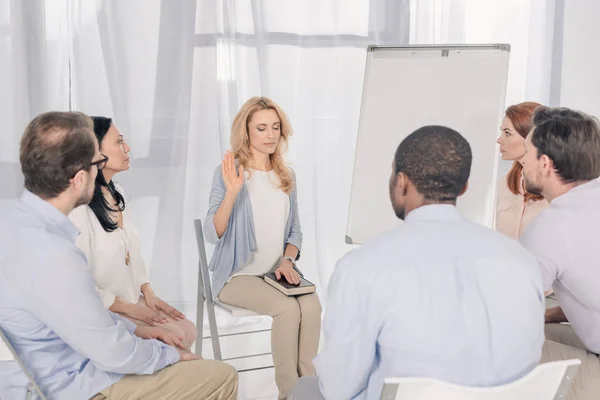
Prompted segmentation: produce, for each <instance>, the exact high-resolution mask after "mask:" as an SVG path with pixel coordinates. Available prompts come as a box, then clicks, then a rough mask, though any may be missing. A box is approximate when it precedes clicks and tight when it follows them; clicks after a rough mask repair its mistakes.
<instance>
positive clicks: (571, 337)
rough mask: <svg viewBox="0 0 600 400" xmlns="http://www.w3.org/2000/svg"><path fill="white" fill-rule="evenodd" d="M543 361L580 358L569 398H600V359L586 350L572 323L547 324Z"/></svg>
mask: <svg viewBox="0 0 600 400" xmlns="http://www.w3.org/2000/svg"><path fill="white" fill-rule="evenodd" d="M545 330H546V341H545V342H544V347H543V350H542V361H541V362H542V363H545V362H549V361H560V360H570V359H575V358H578V359H579V360H581V365H580V366H579V370H578V371H577V375H575V379H574V380H573V384H572V385H571V390H570V391H569V395H568V400H597V399H600V360H599V359H598V356H597V355H596V354H594V353H590V352H589V351H587V350H586V348H585V346H584V345H583V343H582V342H581V340H579V338H578V337H577V335H576V334H575V331H574V330H573V328H572V327H571V325H565V324H546V329H545Z"/></svg>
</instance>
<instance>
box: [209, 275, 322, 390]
mask: <svg viewBox="0 0 600 400" xmlns="http://www.w3.org/2000/svg"><path fill="white" fill-rule="evenodd" d="M219 300H221V301H222V302H224V303H227V304H231V305H234V306H237V307H243V308H246V309H248V310H252V311H254V312H257V313H260V314H265V315H269V316H271V317H273V325H272V327H271V352H272V353H273V365H274V366H275V383H276V384H277V388H278V389H279V398H280V399H285V398H287V396H288V393H289V391H290V390H291V389H292V388H293V387H294V385H295V384H296V381H297V380H298V377H299V376H304V375H314V367H313V365H312V359H313V358H314V357H315V356H316V355H317V350H318V347H319V336H320V334H321V304H320V302H319V297H318V296H317V295H316V293H313V294H310V295H304V296H298V297H288V296H286V295H284V294H283V293H281V292H280V291H278V290H277V289H275V288H273V287H272V286H271V285H269V284H268V283H265V281H264V280H263V278H261V277H257V276H236V277H234V278H233V279H231V281H229V283H227V284H226V285H225V287H224V288H223V290H222V291H221V293H220V294H219Z"/></svg>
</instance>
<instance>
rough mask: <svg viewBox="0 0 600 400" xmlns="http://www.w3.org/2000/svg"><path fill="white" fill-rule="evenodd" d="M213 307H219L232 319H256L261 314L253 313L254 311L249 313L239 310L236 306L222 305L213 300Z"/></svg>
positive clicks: (244, 309) (246, 310)
mask: <svg viewBox="0 0 600 400" xmlns="http://www.w3.org/2000/svg"><path fill="white" fill-rule="evenodd" d="M215 305H216V306H217V307H219V308H220V309H221V310H223V311H225V312H226V313H227V314H229V315H231V316H232V317H257V316H261V315H263V314H259V313H255V312H254V311H250V310H248V309H246V308H240V307H236V306H232V305H231V304H227V303H223V302H221V301H219V300H216V299H215Z"/></svg>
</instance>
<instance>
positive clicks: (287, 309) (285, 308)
mask: <svg viewBox="0 0 600 400" xmlns="http://www.w3.org/2000/svg"><path fill="white" fill-rule="evenodd" d="M275 316H276V317H277V316H286V317H287V318H293V319H296V320H298V322H299V321H300V304H298V302H297V301H296V299H295V298H294V297H287V296H285V297H283V298H282V299H281V301H280V302H279V304H278V312H277V314H276V315H275Z"/></svg>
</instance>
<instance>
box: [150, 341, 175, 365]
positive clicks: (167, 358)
mask: <svg viewBox="0 0 600 400" xmlns="http://www.w3.org/2000/svg"><path fill="white" fill-rule="evenodd" d="M154 340H156V339H154ZM156 341H157V342H158V343H159V344H160V346H161V347H162V350H163V354H162V357H161V362H160V363H159V368H158V370H160V369H163V368H165V367H168V366H169V365H173V364H175V363H177V362H179V361H180V360H181V354H179V351H178V350H177V349H176V348H175V347H173V346H169V345H168V344H165V343H163V342H161V341H159V340H156Z"/></svg>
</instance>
